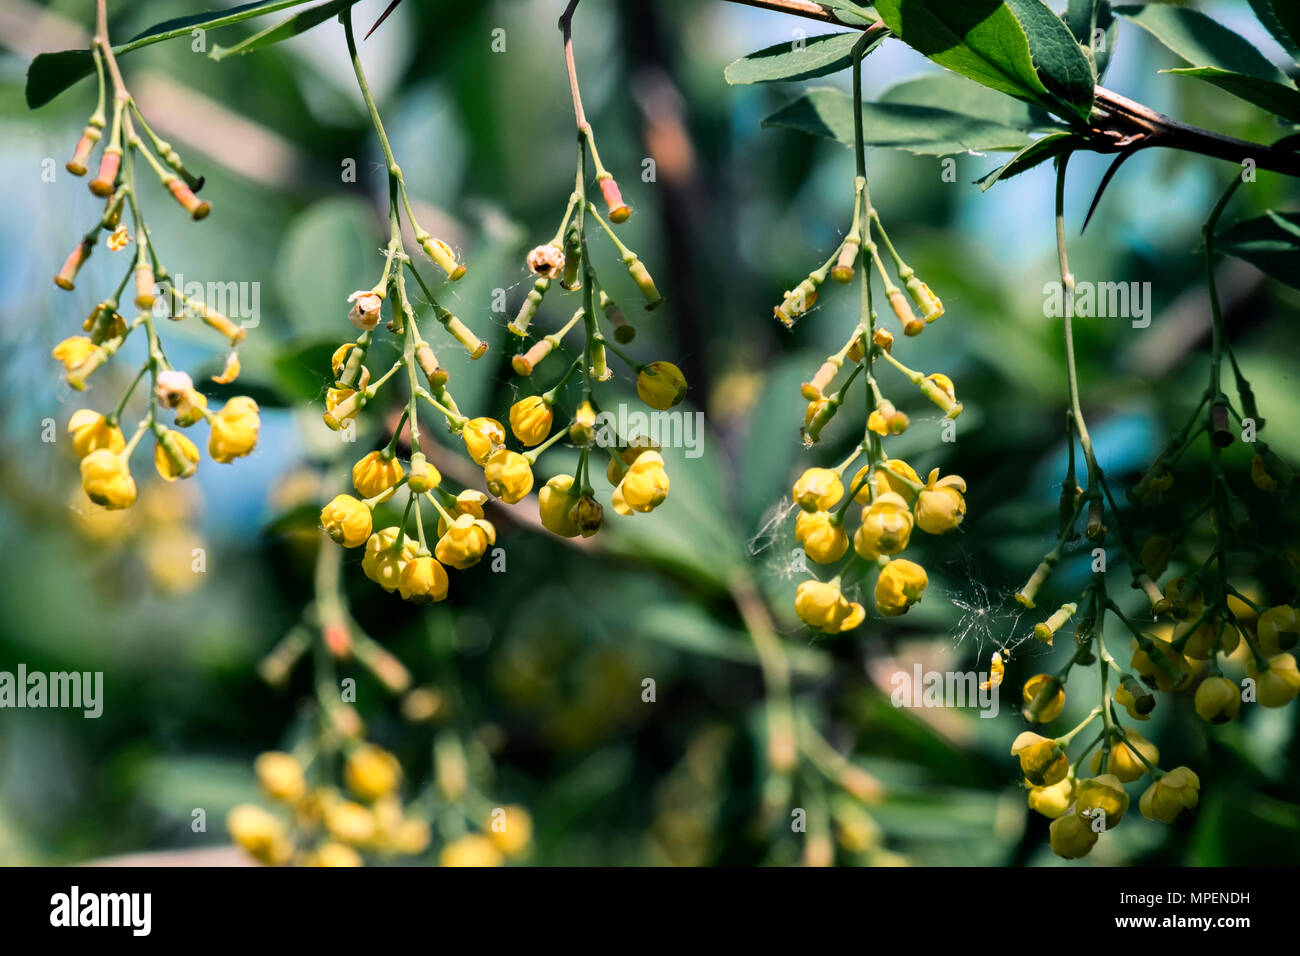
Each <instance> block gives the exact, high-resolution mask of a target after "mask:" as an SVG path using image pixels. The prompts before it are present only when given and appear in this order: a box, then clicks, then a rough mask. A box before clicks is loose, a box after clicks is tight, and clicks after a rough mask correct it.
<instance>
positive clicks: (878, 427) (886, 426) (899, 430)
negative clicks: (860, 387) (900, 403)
mask: <svg viewBox="0 0 1300 956" xmlns="http://www.w3.org/2000/svg"><path fill="white" fill-rule="evenodd" d="M909 424H911V422H910V420H909V419H908V417H907V416H906V415H904V414H903V413H902V412H900V411H899V410H898V409H897V408H895V407H894V403H893V402H891V401H889V400H888V399H886V400H885V401H883V402H881V403H880V404H879V405H878V406H876V407H875V408H874V409H872V411H871V414H870V415H869V416H867V428H869V429H871V430H872V431H873V432H875V433H876V434H877V435H883V436H884V437H886V438H888V437H889V436H891V435H901V434H903V432H905V431H907V426H908V425H909Z"/></svg>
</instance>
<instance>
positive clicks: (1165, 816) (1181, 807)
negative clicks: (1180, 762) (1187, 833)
mask: <svg viewBox="0 0 1300 956" xmlns="http://www.w3.org/2000/svg"><path fill="white" fill-rule="evenodd" d="M1200 791H1201V779H1200V777H1198V776H1196V774H1195V773H1193V772H1192V771H1191V770H1189V769H1188V768H1187V767H1175V768H1174V769H1173V770H1170V771H1169V772H1168V773H1167V774H1164V775H1163V776H1160V777H1157V778H1156V779H1155V781H1153V782H1152V784H1151V786H1149V787H1147V789H1146V792H1145V793H1143V794H1142V798H1141V799H1140V800H1138V809H1139V810H1141V811H1142V816H1144V817H1146V818H1147V819H1148V820H1157V821H1159V822H1161V823H1173V822H1174V821H1175V820H1177V819H1178V818H1179V817H1180V816H1182V814H1183V812H1184V811H1186V810H1193V809H1195V807H1196V804H1197V803H1198V802H1199V800H1200Z"/></svg>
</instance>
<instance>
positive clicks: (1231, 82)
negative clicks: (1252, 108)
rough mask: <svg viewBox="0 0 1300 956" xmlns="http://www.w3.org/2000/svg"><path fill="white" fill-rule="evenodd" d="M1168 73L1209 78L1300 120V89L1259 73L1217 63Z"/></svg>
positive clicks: (1237, 93) (1261, 104)
mask: <svg viewBox="0 0 1300 956" xmlns="http://www.w3.org/2000/svg"><path fill="white" fill-rule="evenodd" d="M1165 72H1167V73H1173V74H1176V75H1177V76H1194V77H1197V78H1198V79H1202V80H1205V81H1206V82H1207V83H1212V84H1213V85H1215V86H1217V87H1218V88H1219V89H1221V90H1225V91H1226V92H1228V93H1231V94H1232V95H1233V96H1235V97H1237V98H1238V99H1243V100H1245V101H1246V102H1248V103H1254V104H1255V105H1256V106H1259V107H1263V108H1264V109H1266V110H1268V111H1269V112H1270V113H1275V114H1276V115H1278V116H1280V117H1282V118H1283V119H1287V120H1290V121H1291V122H1293V123H1300V90H1297V89H1296V88H1295V87H1294V86H1286V85H1283V84H1281V83H1274V82H1272V81H1270V80H1261V79H1260V78H1259V77H1257V76H1246V75H1244V74H1241V73H1229V72H1228V71H1226V70H1220V69H1219V68H1218V67H1214V66H1197V67H1189V68H1186V69H1179V70H1166V71H1165Z"/></svg>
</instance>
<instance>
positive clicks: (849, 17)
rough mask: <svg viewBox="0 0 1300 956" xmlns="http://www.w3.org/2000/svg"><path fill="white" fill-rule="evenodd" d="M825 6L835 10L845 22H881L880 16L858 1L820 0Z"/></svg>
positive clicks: (857, 23)
mask: <svg viewBox="0 0 1300 956" xmlns="http://www.w3.org/2000/svg"><path fill="white" fill-rule="evenodd" d="M818 2H819V3H821V5H822V6H823V7H827V8H829V9H831V10H834V11H835V15H836V16H837V17H839V18H840V19H841V20H843V21H844V22H845V23H852V24H856V25H858V26H870V25H871V24H873V23H879V22H880V17H879V16H877V15H876V14H875V13H874V12H873V11H871V10H870V9H868V8H867V7H864V6H862V5H861V4H858V3H852V2H851V0H818Z"/></svg>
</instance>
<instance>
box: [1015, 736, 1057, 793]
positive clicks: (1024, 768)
mask: <svg viewBox="0 0 1300 956" xmlns="http://www.w3.org/2000/svg"><path fill="white" fill-rule="evenodd" d="M1011 756H1013V757H1019V758H1020V772H1021V773H1023V774H1024V775H1025V779H1026V780H1028V781H1029V782H1030V784H1032V785H1033V786H1035V787H1050V786H1052V785H1053V784H1057V783H1060V782H1061V781H1062V780H1064V779H1065V776H1066V774H1067V773H1069V771H1070V758H1069V757H1067V756H1066V755H1065V751H1064V750H1063V749H1062V748H1061V745H1060V744H1058V743H1057V742H1056V741H1055V740H1049V739H1048V738H1046V737H1044V736H1042V735H1041V734H1036V733H1033V732H1032V731H1028V730H1026V731H1025V732H1024V733H1022V734H1020V735H1019V736H1018V737H1016V739H1015V740H1013V741H1012V742H1011Z"/></svg>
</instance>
